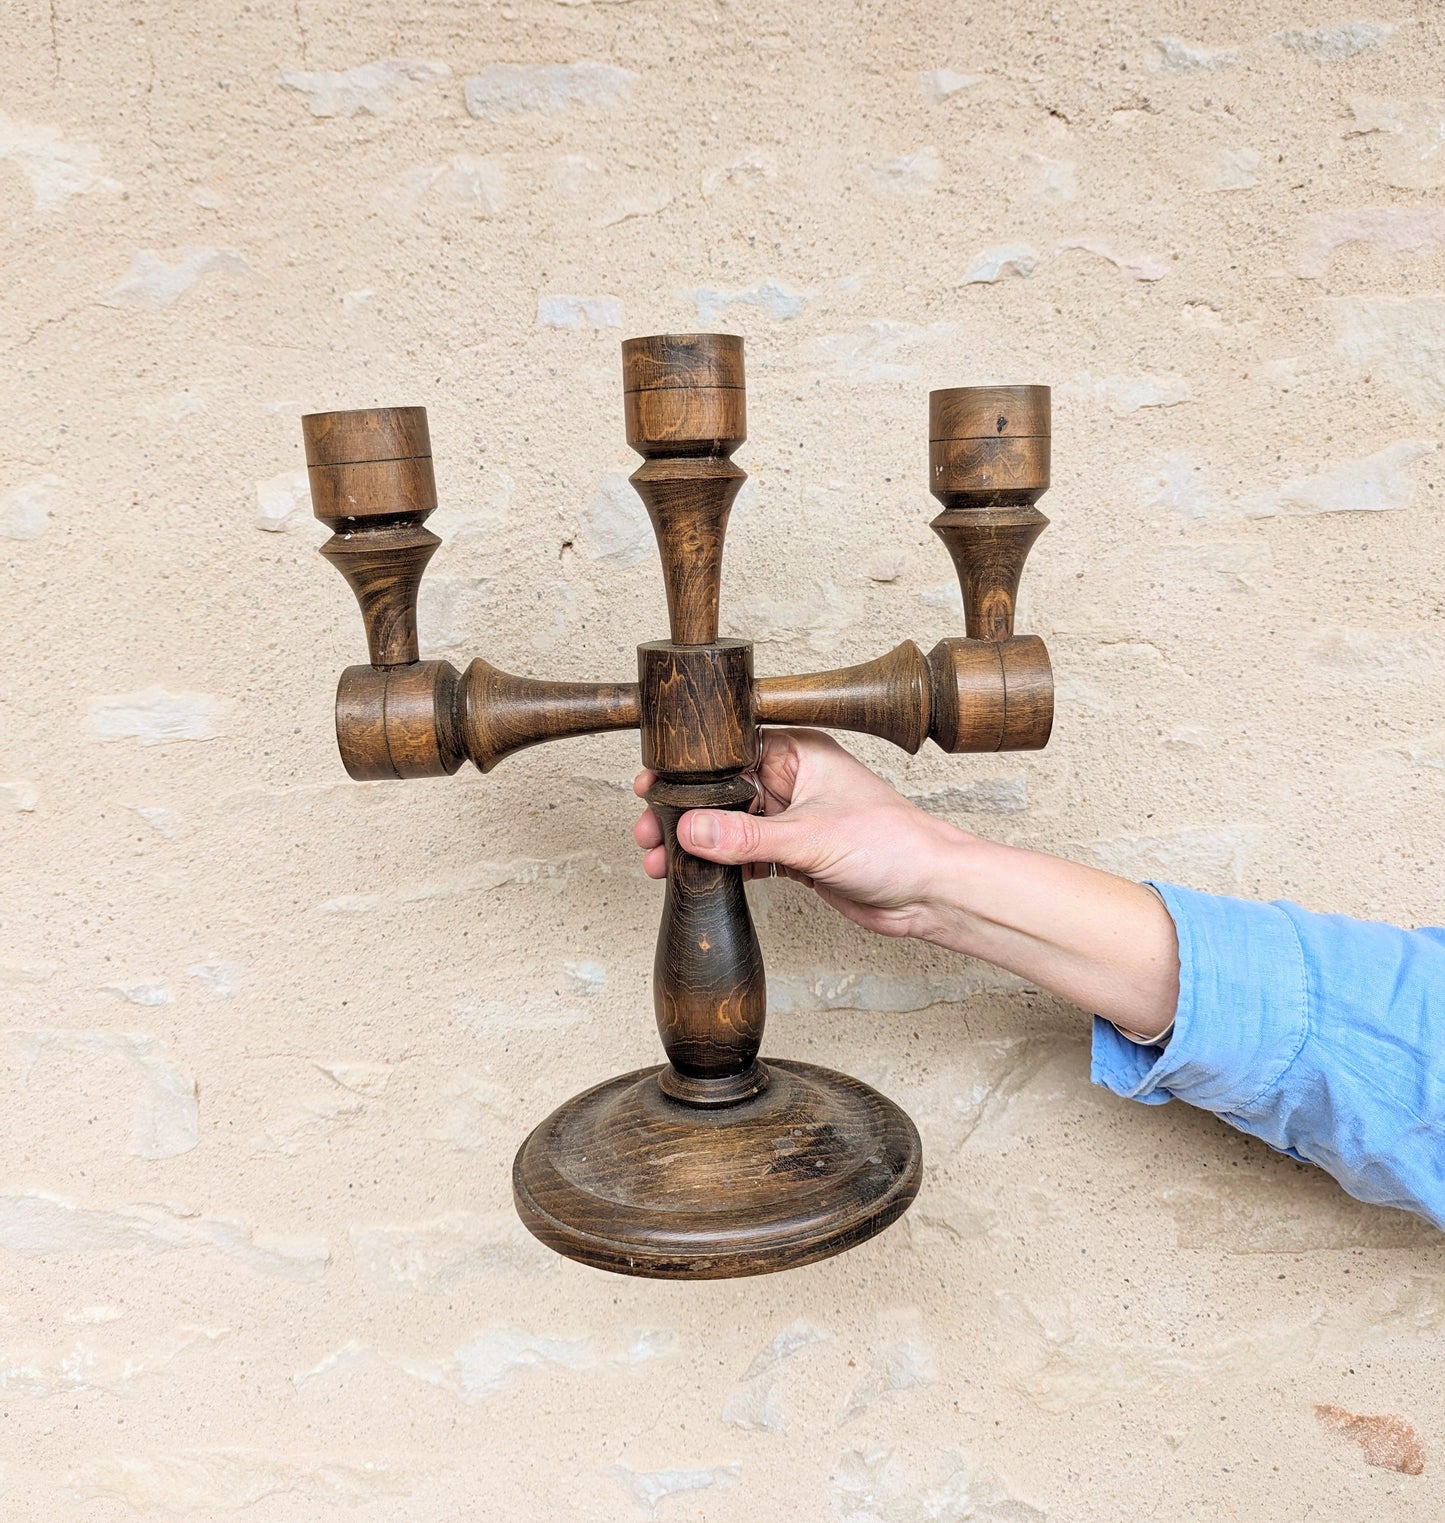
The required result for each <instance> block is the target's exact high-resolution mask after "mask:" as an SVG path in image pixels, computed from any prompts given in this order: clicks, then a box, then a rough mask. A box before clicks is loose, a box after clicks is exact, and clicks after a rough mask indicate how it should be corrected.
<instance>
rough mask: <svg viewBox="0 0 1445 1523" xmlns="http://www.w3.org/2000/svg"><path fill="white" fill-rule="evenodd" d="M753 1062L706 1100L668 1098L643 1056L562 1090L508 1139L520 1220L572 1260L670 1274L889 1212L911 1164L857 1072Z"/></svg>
mask: <svg viewBox="0 0 1445 1523" xmlns="http://www.w3.org/2000/svg"><path fill="white" fill-rule="evenodd" d="M768 1070H769V1083H768V1085H767V1087H766V1088H765V1089H764V1090H762V1091H761V1092H760V1093H757V1094H754V1095H752V1096H750V1097H749V1098H748V1099H746V1100H741V1101H739V1102H737V1103H736V1104H734V1105H732V1106H728V1107H724V1108H721V1109H717V1110H702V1109H698V1108H696V1107H694V1106H687V1105H681V1104H679V1103H678V1102H677V1101H676V1100H673V1099H671V1098H670V1097H669V1096H668V1095H667V1094H665V1093H664V1092H663V1090H662V1088H661V1086H660V1085H659V1083H658V1074H659V1070H657V1069H656V1068H644V1069H639V1070H638V1071H637V1072H635V1073H629V1074H622V1075H621V1076H619V1077H618V1078H615V1079H609V1080H607V1081H606V1082H605V1083H603V1084H599V1085H597V1086H596V1087H595V1088H593V1089H590V1090H587V1091H586V1092H585V1093H583V1094H581V1095H578V1096H576V1097H575V1098H574V1099H572V1100H569V1101H568V1102H567V1103H566V1104H565V1105H563V1106H561V1107H559V1108H558V1109H557V1110H556V1111H554V1112H553V1113H552V1114H551V1115H550V1116H549V1117H548V1118H547V1119H546V1120H545V1121H543V1122H542V1124H541V1125H540V1126H538V1127H537V1128H536V1130H535V1131H534V1132H533V1133H532V1134H531V1136H529V1137H528V1138H527V1140H526V1141H525V1142H524V1143H523V1144H522V1146H521V1148H520V1149H519V1150H518V1152H517V1157H516V1160H515V1162H514V1164H513V1166H512V1188H513V1198H514V1199H515V1201H516V1204H517V1211H518V1214H519V1215H520V1216H521V1218H522V1221H523V1222H524V1223H525V1224H526V1226H527V1228H528V1229H529V1230H530V1231H531V1232H532V1233H534V1234H535V1235H536V1236H537V1237H539V1238H540V1239H541V1240H542V1241H543V1242H544V1243H546V1244H547V1246H548V1247H549V1248H553V1249H555V1250H556V1251H557V1252H558V1253H562V1254H566V1255H567V1257H568V1258H572V1259H576V1260H578V1261H579V1262H580V1263H583V1264H590V1265H591V1266H592V1267H593V1268H596V1269H606V1270H611V1271H612V1272H614V1273H617V1274H629V1275H643V1276H646V1277H648V1278H653V1279H672V1280H715V1279H730V1278H733V1277H734V1276H738V1275H752V1274H768V1273H773V1272H775V1271H777V1270H781V1269H795V1268H797V1267H799V1266H800V1265H803V1264H811V1263H814V1262H816V1261H817V1260H819V1259H825V1258H829V1257H831V1256H832V1255H833V1254H835V1253H841V1252H843V1251H844V1250H845V1249H847V1248H851V1247H853V1246H854V1245H855V1244H858V1243H861V1242H863V1241H865V1240H866V1239H868V1238H870V1237H872V1236H874V1234H875V1233H878V1232H881V1231H882V1230H883V1229H884V1228H885V1227H887V1226H888V1225H889V1224H890V1223H892V1222H894V1221H896V1220H897V1219H898V1218H899V1217H900V1216H901V1215H902V1214H903V1212H904V1211H906V1210H907V1209H908V1206H909V1204H910V1202H911V1201H912V1200H913V1198H914V1197H915V1196H916V1195H917V1193H918V1185H919V1180H920V1178H921V1176H922V1168H923V1151H922V1147H921V1146H920V1144H919V1140H918V1131H917V1129H916V1128H915V1127H914V1125H913V1123H912V1122H911V1121H910V1120H909V1119H908V1117H907V1116H905V1115H904V1114H903V1112H902V1111H901V1110H899V1109H898V1107H897V1106H896V1105H894V1104H893V1103H892V1102H891V1101H890V1100H887V1099H885V1098H884V1097H883V1096H882V1095H880V1094H879V1093H878V1092H877V1090H875V1089H872V1088H870V1087H869V1086H868V1085H866V1084H864V1083H862V1082H861V1081H860V1080H858V1079H850V1078H848V1077H846V1076H845V1075H843V1074H838V1073H833V1072H831V1071H830V1070H828V1069H825V1068H816V1067H814V1066H813V1065H812V1064H809V1063H796V1062H788V1061H785V1060H781V1059H773V1060H771V1061H770V1062H769V1063H768Z"/></svg>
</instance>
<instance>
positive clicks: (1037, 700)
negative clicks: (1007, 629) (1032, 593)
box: [998, 635, 1054, 751]
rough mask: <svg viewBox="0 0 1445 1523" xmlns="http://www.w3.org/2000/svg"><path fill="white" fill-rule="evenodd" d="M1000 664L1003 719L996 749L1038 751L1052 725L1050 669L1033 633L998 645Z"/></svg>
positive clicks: (1052, 684)
mask: <svg viewBox="0 0 1445 1523" xmlns="http://www.w3.org/2000/svg"><path fill="white" fill-rule="evenodd" d="M998 653H999V659H1000V660H1001V661H1002V663H1003V685H1004V708H1005V713H1006V717H1005V721H1004V733H1003V739H1002V741H1001V742H1000V743H999V750H1000V751H1039V750H1042V749H1043V747H1044V746H1046V745H1048V743H1049V735H1050V734H1051V732H1052V731H1053V728H1054V672H1053V667H1052V666H1051V665H1050V663H1049V652H1048V647H1047V646H1046V645H1045V644H1044V642H1043V641H1042V640H1041V639H1039V637H1038V636H1037V635H1015V636H1014V637H1013V639H1012V640H1005V641H1003V642H1002V643H1001V644H1000V645H999V647H998Z"/></svg>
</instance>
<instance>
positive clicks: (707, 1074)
mask: <svg viewBox="0 0 1445 1523" xmlns="http://www.w3.org/2000/svg"><path fill="white" fill-rule="evenodd" d="M754 797H755V794H754V791H753V788H752V786H751V784H749V783H748V782H747V781H746V779H743V778H736V777H735V778H729V779H727V780H726V781H723V782H717V783H676V782H671V781H669V780H667V779H666V778H663V779H659V781H658V782H657V783H656V784H655V785H654V786H653V787H652V788H651V789H650V790H649V792H648V795H647V802H648V803H649V804H651V805H652V807H653V809H654V810H655V811H656V812H657V817H658V819H659V820H660V821H661V823H662V829H663V840H664V842H665V844H666V847H667V897H666V899H665V900H664V902H663V909H662V926H661V929H660V930H659V932H658V937H657V956H656V960H655V961H654V964H653V971H652V997H653V1002H654V1005H655V1007H656V1011H657V1029H658V1033H659V1035H660V1036H661V1037H662V1045H663V1048H664V1050H665V1051H666V1053H667V1056H668V1059H669V1062H670V1063H671V1067H670V1068H669V1069H667V1070H665V1071H664V1073H663V1075H662V1087H663V1089H664V1090H666V1091H667V1093H668V1094H670V1095H673V1096H674V1097H675V1098H677V1099H682V1100H687V1101H689V1102H690V1103H692V1104H694V1105H720V1104H721V1105H725V1104H729V1103H732V1102H734V1101H737V1100H739V1099H743V1098H745V1097H746V1096H747V1095H748V1094H751V1093H753V1092H755V1091H756V1090H759V1089H762V1088H763V1086H764V1085H765V1084H766V1082H767V1080H766V1076H765V1074H764V1073H763V1072H762V1071H761V1070H760V1067H759V1065H758V1064H757V1062H756V1061H755V1060H756V1058H757V1055H758V1048H759V1046H760V1045H761V1043H762V1039H763V1021H764V1019H765V1017H766V1014H767V1005H768V996H767V985H766V982H765V980H764V977H763V954H762V952H761V951H760V950H759V948H758V938H757V933H756V932H755V931H754V929H753V921H752V916H751V915H750V914H749V913H748V901H747V896H746V894H745V893H744V890H743V876H742V870H741V869H740V868H737V867H729V866H727V865H726V864H720V863H717V862H706V861H704V860H703V859H702V858H700V857H694V856H691V855H690V854H689V853H688V852H685V851H684V850H683V849H682V848H681V847H680V846H679V845H678V843H677V822H678V820H680V819H681V818H682V816H683V814H684V813H685V812H686V811H687V810H689V809H729V810H732V809H746V808H747V807H748V805H749V804H751V803H752V802H753V799H754Z"/></svg>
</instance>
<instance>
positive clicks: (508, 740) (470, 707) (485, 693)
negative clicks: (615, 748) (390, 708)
mask: <svg viewBox="0 0 1445 1523" xmlns="http://www.w3.org/2000/svg"><path fill="white" fill-rule="evenodd" d="M637 720H638V702H637V684H636V683H635V682H544V681H541V680H539V679H538V678H536V677H514V676H513V675H512V674H511V673H510V672H503V671H499V670H498V669H497V668H496V667H495V666H492V665H491V664H490V662H487V661H483V660H481V659H480V658H478V659H477V660H475V661H473V662H472V663H471V665H470V666H468V667H467V670H466V673H465V675H464V676H463V677H462V682H461V696H460V704H459V716H458V722H459V725H460V729H461V736H462V744H463V746H464V748H465V750H466V754H467V756H469V757H470V758H471V760H472V761H473V763H475V765H476V766H477V768H478V769H479V770H480V771H482V772H490V771H491V770H492V768H493V767H495V766H496V765H497V763H498V762H499V761H501V760H502V758H503V757H506V756H511V755H512V753H513V752H515V751H521V750H523V749H524V748H525V747H527V746H536V745H540V744H541V743H542V742H543V741H548V740H563V739H566V738H567V737H569V736H573V735H591V734H595V733H596V732H598V731H601V730H631V729H635V728H636V726H637Z"/></svg>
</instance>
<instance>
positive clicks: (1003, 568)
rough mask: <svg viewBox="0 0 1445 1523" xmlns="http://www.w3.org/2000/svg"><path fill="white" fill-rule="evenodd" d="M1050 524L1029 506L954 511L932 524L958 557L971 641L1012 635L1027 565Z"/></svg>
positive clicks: (1007, 637) (1004, 638)
mask: <svg viewBox="0 0 1445 1523" xmlns="http://www.w3.org/2000/svg"><path fill="white" fill-rule="evenodd" d="M1048 522H1049V521H1048V519H1047V518H1045V517H1044V515H1043V514H1042V513H1040V512H1039V510H1038V509H1037V508H1034V507H1028V506H1024V507H1000V508H962V509H950V510H949V511H948V512H946V513H940V514H939V515H938V517H937V518H935V519H934V520H933V522H932V523H931V524H930V525H929V527H930V528H931V529H932V530H933V532H934V533H935V534H936V535H937V536H938V537H939V539H941V540H942V541H943V543H944V544H945V545H946V546H947V547H948V553H949V555H950V556H952V557H953V564H954V567H955V569H956V570H957V572H958V580H959V585H960V586H961V587H962V589H963V617H964V627H965V628H966V629H967V631H968V634H969V638H970V639H974V640H1007V639H1009V638H1011V637H1012V635H1013V632H1014V606H1015V604H1016V603H1017V602H1018V595H1019V577H1020V576H1021V575H1022V574H1023V569H1024V561H1025V559H1026V558H1027V556H1028V553H1029V550H1030V549H1031V548H1032V546H1033V543H1034V541H1035V540H1036V539H1037V538H1038V537H1039V535H1040V534H1042V533H1043V531H1044V529H1045V528H1046V527H1047V526H1048Z"/></svg>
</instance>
